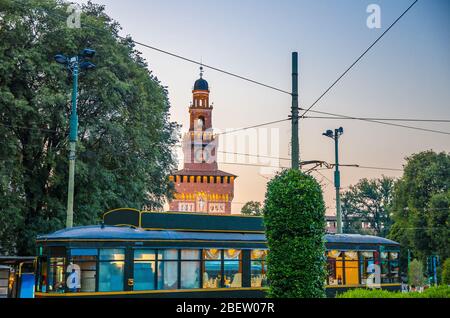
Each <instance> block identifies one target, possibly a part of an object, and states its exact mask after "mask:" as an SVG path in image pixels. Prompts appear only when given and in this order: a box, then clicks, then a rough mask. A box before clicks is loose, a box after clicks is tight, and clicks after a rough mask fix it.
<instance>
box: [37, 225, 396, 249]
mask: <svg viewBox="0 0 450 318" xmlns="http://www.w3.org/2000/svg"><path fill="white" fill-rule="evenodd" d="M37 240H38V241H59V240H89V241H95V240H111V241H115V240H130V241H141V240H142V241H147V240H149V241H157V240H161V241H169V240H176V241H183V240H193V241H196V240H198V241H236V242H246V241H253V242H261V243H264V242H266V236H265V234H262V233H227V232H195V231H192V232H185V231H175V230H143V229H140V228H132V227H126V226H108V225H104V226H102V225H92V226H81V227H73V228H69V229H63V230H59V231H56V232H54V233H51V234H47V235H41V236H38V238H37ZM325 241H326V242H327V243H341V244H384V245H399V243H397V242H395V241H392V240H389V239H386V238H382V237H378V236H371V235H360V234H326V235H325Z"/></svg>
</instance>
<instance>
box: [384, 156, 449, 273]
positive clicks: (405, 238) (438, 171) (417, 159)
mask: <svg viewBox="0 0 450 318" xmlns="http://www.w3.org/2000/svg"><path fill="white" fill-rule="evenodd" d="M406 160H407V164H406V166H405V168H404V173H403V177H402V178H401V179H400V180H399V181H398V182H397V184H396V186H395V190H394V199H393V205H392V211H393V218H394V224H393V226H392V228H391V231H390V233H389V237H390V238H392V239H394V240H396V241H398V242H400V243H401V245H402V258H401V263H402V264H403V265H404V264H406V263H407V258H406V253H407V250H408V249H409V250H410V251H411V252H412V255H414V257H416V258H418V259H420V260H421V261H422V262H424V261H425V259H426V257H427V256H429V255H432V254H437V255H439V256H440V259H446V258H448V257H450V226H449V225H450V219H449V216H450V155H449V154H447V153H445V152H442V153H436V152H433V151H424V152H421V153H418V154H414V155H412V156H411V157H409V158H407V159H406Z"/></svg>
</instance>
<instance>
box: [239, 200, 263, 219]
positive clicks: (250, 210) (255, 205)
mask: <svg viewBox="0 0 450 318" xmlns="http://www.w3.org/2000/svg"><path fill="white" fill-rule="evenodd" d="M241 214H243V215H254V216H259V215H262V214H263V209H262V207H261V202H257V201H249V202H247V203H245V204H244V206H243V207H242V209H241Z"/></svg>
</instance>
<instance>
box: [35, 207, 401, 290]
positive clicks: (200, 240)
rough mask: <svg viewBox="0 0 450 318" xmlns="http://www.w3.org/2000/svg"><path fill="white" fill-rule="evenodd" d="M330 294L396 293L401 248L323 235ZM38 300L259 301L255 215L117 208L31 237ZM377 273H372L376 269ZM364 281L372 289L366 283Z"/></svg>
mask: <svg viewBox="0 0 450 318" xmlns="http://www.w3.org/2000/svg"><path fill="white" fill-rule="evenodd" d="M325 241H326V258H327V264H328V270H329V275H328V278H327V282H326V285H327V287H326V290H327V294H328V296H331V297H332V296H334V295H335V294H336V293H338V292H341V291H344V290H347V289H349V288H356V287H362V288H364V287H367V286H368V285H370V286H372V287H373V283H374V282H375V281H376V279H375V280H373V275H374V272H373V271H372V269H371V268H379V272H378V274H379V275H378V279H379V281H378V282H375V283H376V284H377V286H375V287H379V288H384V289H390V290H399V289H400V286H401V285H400V280H399V263H398V262H399V259H398V256H399V244H398V243H396V242H394V241H391V240H388V239H384V238H380V237H375V236H365V235H364V236H363V235H353V234H327V235H326V237H325ZM37 246H38V247H37V249H38V257H37V260H38V262H37V275H36V276H37V278H36V293H35V295H36V297H183V298H189V297H233V298H239V297H245V298H255V297H265V294H266V291H267V287H268V281H267V277H266V271H267V264H266V258H267V253H268V248H267V242H266V237H265V234H264V226H263V220H262V218H261V217H251V216H234V215H231V216H228V215H211V214H208V215H207V214H198V213H196V214H190V213H178V212H164V213H161V212H146V211H138V210H133V209H117V210H113V211H109V212H107V213H105V215H104V217H103V223H102V224H101V225H93V226H84V227H75V228H70V229H64V230H60V231H57V232H55V233H52V234H48V235H43V236H40V237H38V239H37ZM375 274H377V273H376V271H375ZM369 281H370V284H369Z"/></svg>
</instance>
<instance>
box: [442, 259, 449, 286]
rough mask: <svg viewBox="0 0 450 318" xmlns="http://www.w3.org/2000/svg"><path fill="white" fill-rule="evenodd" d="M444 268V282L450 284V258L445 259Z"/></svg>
mask: <svg viewBox="0 0 450 318" xmlns="http://www.w3.org/2000/svg"><path fill="white" fill-rule="evenodd" d="M442 268H443V269H442V284H443V285H450V258H447V259H446V260H445V262H444V266H443V267H442Z"/></svg>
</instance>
